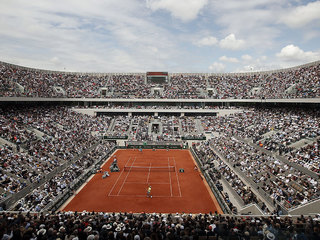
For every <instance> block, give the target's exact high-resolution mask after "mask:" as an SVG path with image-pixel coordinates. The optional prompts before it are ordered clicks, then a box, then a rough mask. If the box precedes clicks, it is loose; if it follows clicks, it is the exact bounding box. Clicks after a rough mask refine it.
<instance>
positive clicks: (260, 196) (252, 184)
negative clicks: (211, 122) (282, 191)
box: [211, 146, 288, 214]
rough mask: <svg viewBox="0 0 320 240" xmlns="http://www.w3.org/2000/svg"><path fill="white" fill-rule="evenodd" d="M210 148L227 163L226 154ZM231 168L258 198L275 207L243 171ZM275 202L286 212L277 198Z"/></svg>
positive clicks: (269, 198) (268, 197) (267, 195)
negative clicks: (255, 191) (255, 192)
mask: <svg viewBox="0 0 320 240" xmlns="http://www.w3.org/2000/svg"><path fill="white" fill-rule="evenodd" d="M211 149H212V150H213V152H214V153H215V154H216V155H217V156H218V157H219V158H220V159H221V160H223V161H224V162H225V163H229V162H228V160H227V158H226V156H225V155H224V154H223V153H221V152H220V151H219V150H217V149H216V148H215V147H212V146H211ZM231 168H232V170H234V171H235V173H236V174H237V175H238V176H241V178H242V179H245V181H246V182H247V183H248V184H249V185H250V187H251V189H256V190H257V192H258V193H259V198H260V199H261V200H263V201H266V202H268V204H269V205H270V206H273V207H276V206H275V204H274V200H273V199H272V198H271V197H270V196H269V194H267V193H266V192H265V191H264V190H263V189H261V188H258V185H257V184H256V183H255V182H254V181H253V180H252V179H250V178H248V177H247V176H246V175H245V174H244V173H243V172H241V171H240V170H239V169H237V168H236V167H234V168H233V167H231ZM275 202H276V204H277V205H278V206H279V207H280V208H281V210H282V212H283V214H288V209H287V208H286V207H284V206H283V205H282V204H281V203H280V202H278V201H277V200H275Z"/></svg>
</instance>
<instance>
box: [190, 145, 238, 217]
mask: <svg viewBox="0 0 320 240" xmlns="http://www.w3.org/2000/svg"><path fill="white" fill-rule="evenodd" d="M190 151H191V154H192V156H193V157H194V159H195V161H196V162H197V164H198V166H199V169H200V171H201V173H202V175H203V176H204V178H205V179H206V181H207V183H208V185H209V187H210V189H211V191H212V193H213V195H214V196H215V198H216V200H217V202H218V203H219V206H220V207H221V210H222V211H223V213H225V214H231V213H232V212H231V210H230V208H229V207H228V205H227V203H226V202H225V201H224V198H223V196H222V195H221V193H220V192H219V190H218V189H217V187H216V186H215V183H214V182H213V181H212V179H211V178H210V176H208V174H207V173H205V172H204V171H203V170H202V164H201V161H200V160H199V157H198V155H197V154H196V153H195V151H194V150H193V149H192V148H190Z"/></svg>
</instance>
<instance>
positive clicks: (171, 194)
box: [168, 157, 172, 197]
mask: <svg viewBox="0 0 320 240" xmlns="http://www.w3.org/2000/svg"><path fill="white" fill-rule="evenodd" d="M169 159H170V157H168V167H169V180H170V193H171V197H172V184H171V173H170V161H169Z"/></svg>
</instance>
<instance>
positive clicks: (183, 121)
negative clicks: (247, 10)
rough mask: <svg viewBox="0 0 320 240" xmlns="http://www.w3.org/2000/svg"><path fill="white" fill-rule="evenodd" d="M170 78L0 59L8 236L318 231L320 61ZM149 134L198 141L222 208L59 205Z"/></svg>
mask: <svg viewBox="0 0 320 240" xmlns="http://www.w3.org/2000/svg"><path fill="white" fill-rule="evenodd" d="M169 76H170V79H169V81H168V82H166V83H164V84H162V85H159V84H154V83H150V82H147V81H146V78H145V74H142V73H139V74H120V73H119V74H111V73H110V74H90V73H63V72H51V71H44V70H37V69H30V68H24V67H20V66H16V65H11V64H7V63H0V81H1V87H0V96H1V97H0V100H1V106H0V123H1V127H0V164H1V166H0V180H1V182H0V194H1V195H0V209H1V210H9V212H2V213H1V214H0V226H1V227H0V229H1V232H0V236H2V239H29V238H33V239H58V238H60V239H98V238H100V239H148V238H150V239H319V237H320V235H319V234H320V230H319V229H320V228H319V221H320V216H319V215H317V213H319V212H320V209H319V206H320V204H319V203H320V185H319V184H320V170H319V169H320V162H319V141H320V138H319V136H320V128H319V124H320V113H319V101H318V99H319V97H320V85H319V82H320V81H319V78H320V62H319V61H318V62H314V63H310V64H306V65H303V66H298V67H295V68H291V69H284V70H277V71H270V72H260V73H238V74H203V73H200V74H183V73H175V74H169ZM155 87H156V88H162V90H163V91H160V92H157V94H155V93H154V91H153V90H152V89H153V88H155ZM26 97H27V98H26ZM10 99H11V100H10ZM39 99H40V100H39ZM212 99H215V100H216V102H215V101H214V102H211V101H210V100H212ZM228 99H229V100H232V102H228V101H225V100H228ZM244 99H247V100H248V99H249V100H253V102H250V101H245V102H242V101H241V100H244ZM265 99H274V100H275V101H271V102H267V101H264V100H265ZM305 99H309V100H310V102H308V101H306V100H305ZM170 100H172V101H170ZM233 100H235V101H233ZM270 103H271V104H270ZM149 141H150V142H153V144H156V143H160V142H161V143H163V142H168V143H169V142H170V143H174V142H175V143H177V144H179V143H180V141H181V142H182V143H183V144H184V146H190V151H191V152H192V154H193V156H194V158H195V160H196V161H197V163H198V167H199V168H200V170H201V172H202V174H203V176H204V177H205V179H206V181H207V182H208V184H209V186H210V188H211V189H212V192H213V194H214V195H215V197H216V198H217V201H218V202H219V204H220V205H221V208H222V209H223V212H224V213H225V214H226V215H218V214H212V213H207V214H193V215H189V214H187V213H180V214H161V213H157V214H151V213H142V214H132V213H113V214H110V213H94V212H92V213H88V212H82V213H77V212H66V213H61V212H57V213H54V212H55V211H56V210H57V209H59V206H61V205H62V204H63V203H64V202H65V201H66V200H67V199H68V198H69V197H70V196H72V195H73V192H74V191H75V190H76V189H78V188H79V187H80V186H81V185H82V184H83V183H84V182H85V180H86V179H88V177H90V176H91V175H92V174H93V173H94V172H95V171H96V168H97V167H98V166H100V164H101V162H103V161H104V160H105V159H106V158H108V156H110V154H112V152H113V151H114V149H116V147H117V145H121V144H122V146H125V144H126V143H128V142H133V145H134V142H140V143H145V142H149ZM116 143H117V144H116ZM28 212H29V213H28ZM31 212H32V214H31ZM241 214H246V215H251V216H246V217H244V216H240V215H241ZM254 214H255V215H257V216H253V215H254ZM297 215H298V216H297ZM300 215H303V216H300ZM98 236H99V237H98Z"/></svg>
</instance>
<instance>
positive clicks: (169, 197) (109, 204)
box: [62, 149, 222, 213]
mask: <svg viewBox="0 0 320 240" xmlns="http://www.w3.org/2000/svg"><path fill="white" fill-rule="evenodd" d="M114 155H116V158H117V161H118V165H119V168H120V172H113V173H110V176H109V177H107V178H105V179H103V178H102V173H97V174H95V175H94V176H93V177H92V178H91V179H90V180H89V182H88V183H87V184H86V185H85V186H83V188H82V189H81V190H80V191H79V192H78V193H77V194H76V195H75V196H74V197H73V198H72V199H71V200H70V201H69V202H68V203H67V204H65V207H64V206H63V207H62V209H63V211H83V210H86V211H96V212H158V213H175V212H185V213H209V212H210V211H211V212H215V211H217V212H218V213H222V211H221V209H220V207H219V205H218V203H217V201H216V199H215V198H214V196H213V194H212V193H211V191H210V189H209V187H208V186H207V184H206V182H205V180H204V178H203V177H202V176H201V174H200V172H199V171H198V170H195V169H194V167H195V162H194V160H193V158H192V155H191V153H190V152H189V150H169V151H167V150H158V149H157V150H155V151H153V150H151V149H150V150H149V149H148V150H147V149H144V150H143V151H142V152H141V151H139V150H132V149H131V150H117V151H116V152H115V153H114V154H113V155H112V156H111V157H110V158H109V160H108V161H107V162H106V163H105V164H104V165H103V167H102V171H109V167H110V164H111V162H112V161H113V158H114ZM180 169H184V172H183V173H181V172H180V171H179V170H180ZM148 186H151V187H152V190H151V195H152V198H149V197H147V188H148Z"/></svg>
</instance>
